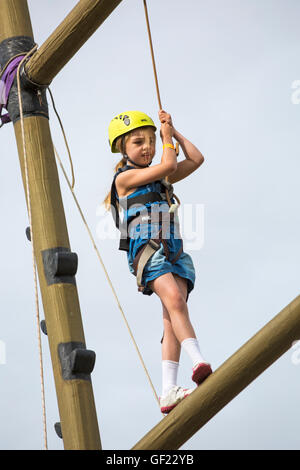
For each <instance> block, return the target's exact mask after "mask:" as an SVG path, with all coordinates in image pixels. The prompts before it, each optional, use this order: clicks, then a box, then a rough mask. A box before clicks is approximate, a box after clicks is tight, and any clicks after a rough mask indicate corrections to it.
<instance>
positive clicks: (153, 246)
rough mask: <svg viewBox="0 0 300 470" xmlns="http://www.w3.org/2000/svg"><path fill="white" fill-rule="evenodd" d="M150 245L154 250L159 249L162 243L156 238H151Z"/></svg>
mask: <svg viewBox="0 0 300 470" xmlns="http://www.w3.org/2000/svg"><path fill="white" fill-rule="evenodd" d="M148 243H149V245H150V246H151V248H153V249H154V250H158V249H159V248H160V244H158V243H156V242H155V241H154V240H152V239H151V238H150V240H149V242H148Z"/></svg>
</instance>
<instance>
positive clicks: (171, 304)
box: [150, 273, 211, 383]
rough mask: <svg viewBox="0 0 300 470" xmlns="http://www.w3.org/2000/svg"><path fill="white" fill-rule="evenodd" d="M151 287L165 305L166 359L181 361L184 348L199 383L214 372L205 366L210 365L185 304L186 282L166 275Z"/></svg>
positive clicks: (164, 350) (164, 351)
mask: <svg viewBox="0 0 300 470" xmlns="http://www.w3.org/2000/svg"><path fill="white" fill-rule="evenodd" d="M150 288H151V289H152V290H153V291H154V292H155V293H156V294H157V295H158V296H159V297H160V299H161V302H162V304H163V312H164V327H165V337H164V341H163V360H168V359H169V358H172V359H169V360H171V361H172V360H173V361H176V362H179V356H180V346H181V347H183V349H184V350H185V351H186V352H187V354H188V355H189V356H190V358H191V360H192V363H193V368H194V374H195V368H197V371H196V375H195V377H194V375H193V380H194V379H195V380H194V381H196V382H197V383H200V382H201V381H202V378H203V375H205V376H207V374H208V373H210V371H211V369H210V366H209V365H207V366H206V365H205V364H207V363H206V361H205V359H204V358H203V356H202V354H201V352H200V348H199V344H198V341H197V339H196V335H195V331H194V329H193V326H192V324H191V321H190V319H189V313H188V308H187V303H186V297H187V281H186V280H185V279H182V278H181V277H180V276H177V275H173V274H172V273H166V274H163V275H162V276H160V277H158V278H156V279H155V280H154V281H152V282H151V285H150ZM176 340H177V341H176ZM164 343H165V344H164ZM199 365H200V366H199ZM203 365H205V366H204V367H203ZM198 366H199V367H198ZM198 376H199V377H198ZM198 378H199V380H198Z"/></svg>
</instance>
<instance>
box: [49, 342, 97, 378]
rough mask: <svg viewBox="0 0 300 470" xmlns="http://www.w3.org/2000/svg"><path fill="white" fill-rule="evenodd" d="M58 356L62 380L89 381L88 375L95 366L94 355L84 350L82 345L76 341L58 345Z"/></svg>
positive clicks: (92, 352)
mask: <svg viewBox="0 0 300 470" xmlns="http://www.w3.org/2000/svg"><path fill="white" fill-rule="evenodd" d="M58 356H59V359H60V364H61V372H62V377H63V379H64V380H74V379H82V380H91V377H90V374H91V372H92V371H93V369H94V366H95V361H96V353H95V352H94V351H91V350H89V349H86V347H85V345H84V343H81V342H78V341H71V342H70V343H60V344H59V345H58Z"/></svg>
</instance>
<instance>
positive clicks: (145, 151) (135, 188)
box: [105, 110, 212, 413]
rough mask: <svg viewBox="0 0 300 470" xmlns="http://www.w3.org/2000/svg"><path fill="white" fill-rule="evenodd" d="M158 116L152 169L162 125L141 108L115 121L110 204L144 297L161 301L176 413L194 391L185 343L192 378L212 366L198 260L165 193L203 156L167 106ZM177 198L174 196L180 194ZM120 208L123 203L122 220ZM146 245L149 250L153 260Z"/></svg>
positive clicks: (165, 392) (166, 382)
mask: <svg viewBox="0 0 300 470" xmlns="http://www.w3.org/2000/svg"><path fill="white" fill-rule="evenodd" d="M159 119H160V122H161V127H160V136H161V139H162V143H163V154H162V157H161V162H160V163H157V164H156V165H152V166H151V167H150V165H151V163H152V159H153V158H154V155H155V143H156V136H155V131H156V127H155V125H154V123H153V121H152V119H151V118H149V116H147V115H146V114H144V113H141V112H139V111H128V112H126V113H122V114H120V115H118V116H116V117H115V118H114V119H112V121H111V123H110V126H109V143H110V147H111V150H112V152H114V153H116V152H120V153H121V154H122V159H121V160H120V162H119V163H118V164H117V166H116V168H115V172H116V173H115V176H114V180H113V184H112V188H111V192H110V193H109V194H108V196H107V197H106V199H105V205H106V207H107V208H108V209H109V208H111V209H112V212H113V216H114V219H115V223H116V226H117V227H118V228H119V229H120V230H121V233H122V237H121V241H120V249H121V250H122V249H123V250H126V251H127V259H128V265H129V269H130V272H131V273H133V274H135V275H137V278H138V277H139V281H138V285H139V290H140V291H142V292H143V294H145V295H151V294H153V292H155V294H156V295H158V297H159V298H160V300H161V303H162V309H163V324H164V335H163V339H162V393H161V397H160V407H161V411H162V413H169V412H170V411H171V410H172V409H173V408H174V407H175V406H176V405H177V404H178V403H179V402H180V401H181V400H182V399H183V398H185V397H186V396H187V395H189V394H190V393H191V392H192V389H184V388H182V387H179V386H178V385H177V372H178V366H179V358H180V351H181V348H183V349H184V350H185V351H186V352H187V354H188V355H189V356H190V358H191V360H192V368H193V374H192V380H193V381H194V382H195V383H196V384H197V385H199V384H200V383H201V382H203V380H205V379H206V377H207V376H208V375H209V374H211V372H212V370H211V367H210V364H209V363H208V362H206V361H205V359H204V358H203V356H202V354H201V352H200V349H199V344H198V341H197V339H196V334H195V331H194V329H193V326H192V324H191V322H190V319H189V312H188V307H187V299H188V295H189V293H190V292H191V290H192V289H193V287H194V282H195V270H194V266H193V261H192V259H191V257H190V256H189V255H188V254H187V253H184V251H183V249H182V240H181V238H180V236H178V217H177V215H175V216H174V214H173V215H172V214H170V213H169V204H168V202H167V200H166V198H165V197H164V191H165V186H168V184H166V182H165V180H164V178H166V177H168V182H169V183H171V184H172V183H175V182H177V181H180V180H182V179H184V178H186V177H187V176H188V175H190V174H191V173H193V172H194V171H195V170H197V169H198V168H199V167H200V165H201V164H202V163H203V161H204V158H203V155H202V154H201V152H200V151H199V150H198V149H197V148H196V147H195V146H194V145H193V144H192V143H191V142H189V141H188V140H187V139H186V138H185V137H183V135H181V134H180V133H179V132H178V131H177V130H176V129H175V128H174V126H173V123H172V119H171V116H170V115H169V114H168V113H167V112H165V111H163V110H161V111H159ZM173 139H176V141H177V142H178V143H179V144H180V146H181V148H182V150H183V153H184V155H185V160H183V161H181V162H179V163H177V156H176V151H175V148H174V144H173ZM129 170H130V171H129ZM171 202H173V203H174V202H175V201H174V199H173V198H172V199H171ZM111 206H112V207H111ZM119 206H122V207H123V209H124V221H123V223H122V224H121V223H120V218H119ZM141 208H142V209H141ZM143 214H144V215H143ZM145 214H146V216H145ZM155 215H156V218H155ZM157 216H158V217H157ZM168 216H169V219H168ZM167 219H168V223H169V225H168V227H167V230H166V227H164V223H165V222H164V221H166V220H167ZM165 225H166V224H165ZM162 234H163V236H162ZM150 240H151V243H150V242H149V241H150ZM146 248H147V249H148V250H149V249H150V252H149V253H148V258H147V256H146V253H147V252H146ZM151 250H152V251H151ZM149 255H150V257H149ZM143 256H144V265H142V269H141V272H138V268H137V266H138V263H139V261H142V259H143ZM145 256H146V258H145Z"/></svg>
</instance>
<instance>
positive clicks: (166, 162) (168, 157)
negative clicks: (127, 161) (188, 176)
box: [117, 114, 177, 192]
mask: <svg viewBox="0 0 300 470" xmlns="http://www.w3.org/2000/svg"><path fill="white" fill-rule="evenodd" d="M159 116H160V120H161V128H160V135H161V139H162V143H163V145H165V144H172V145H173V141H172V134H173V127H172V125H171V124H170V123H169V122H167V120H166V119H165V116H164V115H162V114H159ZM176 168H177V158H176V153H175V150H173V149H172V148H170V147H165V148H164V150H163V154H162V157H161V163H159V164H157V165H153V166H151V167H149V168H143V169H137V170H131V171H126V172H124V173H123V174H122V173H120V175H119V176H118V178H117V179H118V184H117V189H118V191H119V189H120V191H121V192H126V191H127V190H128V189H131V188H136V187H138V186H141V185H144V184H148V183H151V182H152V181H156V180H159V179H161V178H165V177H166V176H170V175H171V174H172V173H174V172H175V171H176Z"/></svg>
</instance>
